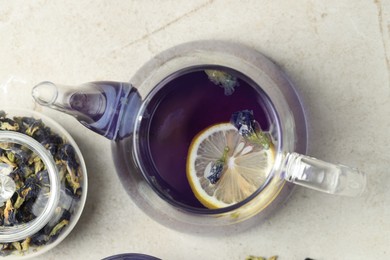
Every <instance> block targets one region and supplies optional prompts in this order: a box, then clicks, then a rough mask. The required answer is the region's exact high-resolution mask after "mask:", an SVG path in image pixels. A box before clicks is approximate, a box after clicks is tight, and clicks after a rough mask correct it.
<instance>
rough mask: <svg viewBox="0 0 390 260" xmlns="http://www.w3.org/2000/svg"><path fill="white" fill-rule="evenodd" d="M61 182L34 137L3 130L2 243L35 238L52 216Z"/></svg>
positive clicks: (0, 178) (0, 134) (0, 177)
mask: <svg viewBox="0 0 390 260" xmlns="http://www.w3.org/2000/svg"><path fill="white" fill-rule="evenodd" d="M59 197H60V180H59V177H58V171H57V167H56V164H55V162H54V159H53V157H52V156H51V154H50V152H49V151H48V150H46V149H45V147H44V146H43V145H41V144H40V143H39V142H38V141H36V140H34V139H33V138H32V137H30V136H28V135H26V134H23V133H19V132H13V131H0V205H1V206H2V208H3V212H0V243H7V242H14V241H18V240H22V239H25V238H27V237H30V236H32V235H33V234H35V233H37V232H38V231H39V230H41V229H42V228H43V227H44V226H45V225H46V224H47V223H48V222H49V221H50V219H51V218H52V217H53V214H54V212H55V209H56V205H57V204H58V201H59Z"/></svg>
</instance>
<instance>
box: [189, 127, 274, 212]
mask: <svg viewBox="0 0 390 260" xmlns="http://www.w3.org/2000/svg"><path fill="white" fill-rule="evenodd" d="M226 148H228V149H226ZM226 151H227V153H226ZM224 154H225V155H226V156H225V159H224V167H223V172H222V174H221V176H220V179H219V180H218V181H217V182H216V183H214V184H213V183H212V182H211V181H210V180H209V179H208V178H207V177H209V175H210V169H211V168H212V166H213V164H214V163H215V162H216V161H218V160H220V159H221V156H223V155H224ZM273 164H274V149H273V146H272V145H271V146H270V148H269V149H264V148H263V147H262V146H261V145H256V144H253V143H248V142H247V141H246V140H245V139H244V138H243V137H242V136H241V135H240V134H239V132H238V131H237V129H236V128H235V127H234V126H233V125H232V124H230V123H221V124H216V125H213V126H211V127H209V128H206V129H205V130H203V131H202V132H200V133H199V134H198V135H197V136H195V137H194V139H193V140H192V143H191V145H190V148H189V152H188V157H187V169H186V170H187V179H188V181H189V183H190V186H191V189H192V191H193V193H194V194H195V196H196V198H197V199H198V200H199V201H200V202H201V203H202V204H203V205H204V206H205V207H207V208H211V209H216V208H224V207H227V206H230V205H233V204H235V203H238V202H240V201H242V200H244V199H246V198H247V197H248V196H250V195H251V194H252V193H253V192H255V191H256V190H257V189H258V188H259V187H260V186H261V185H262V184H264V182H265V180H266V179H267V176H268V175H269V173H270V172H271V170H272V166H273Z"/></svg>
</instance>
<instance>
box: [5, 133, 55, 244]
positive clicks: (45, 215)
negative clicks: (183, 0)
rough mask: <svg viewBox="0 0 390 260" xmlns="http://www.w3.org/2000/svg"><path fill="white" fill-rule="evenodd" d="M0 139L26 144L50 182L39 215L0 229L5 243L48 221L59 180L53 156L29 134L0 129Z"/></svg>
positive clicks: (32, 230)
mask: <svg viewBox="0 0 390 260" xmlns="http://www.w3.org/2000/svg"><path fill="white" fill-rule="evenodd" d="M0 141H2V142H8V143H16V144H20V145H23V146H26V147H27V148H29V149H30V150H31V151H32V152H34V153H35V154H37V155H38V156H39V157H40V158H41V160H42V162H43V163H44V165H45V166H46V169H47V172H48V176H49V182H50V195H49V197H48V201H47V203H46V205H45V208H44V210H43V212H42V213H41V214H40V215H39V216H37V217H36V218H35V219H34V220H32V221H31V222H29V223H28V224H24V225H20V226H10V227H2V228H1V229H0V242H2V243H6V242H14V241H19V240H22V239H25V238H26V237H28V236H31V235H33V234H35V233H37V232H38V231H39V230H41V229H42V228H43V227H44V226H45V225H46V224H47V223H48V222H49V221H50V219H51V218H52V216H53V214H54V212H55V209H56V205H57V204H58V201H59V197H60V181H59V178H58V172H57V167H56V166H55V162H54V159H53V157H52V156H51V154H50V153H49V152H48V151H47V150H46V149H45V148H44V147H43V146H42V145H41V144H40V143H39V142H38V141H36V140H35V139H33V138H32V137H30V136H27V135H25V134H22V133H18V132H13V131H0Z"/></svg>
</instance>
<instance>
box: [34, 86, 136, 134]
mask: <svg viewBox="0 0 390 260" xmlns="http://www.w3.org/2000/svg"><path fill="white" fill-rule="evenodd" d="M32 96H33V98H34V100H35V101H36V102H37V103H38V104H40V105H42V106H45V107H49V108H52V109H55V110H58V111H61V112H64V113H67V114H69V115H72V116H74V117H75V118H76V119H77V120H78V121H79V122H80V123H81V124H83V125H84V126H86V127H87V128H89V129H90V130H92V131H94V132H96V133H98V134H100V135H103V136H104V137H106V138H108V139H111V140H119V139H122V138H124V137H126V136H129V135H131V134H132V132H133V127H134V123H135V118H136V115H137V112H138V110H139V108H140V106H141V96H140V95H139V93H138V91H137V90H136V88H134V87H133V86H132V85H131V84H130V83H123V82H110V81H101V82H90V83H85V84H82V85H80V86H74V87H73V86H66V85H61V84H55V83H53V82H49V81H44V82H41V83H39V84H37V85H36V86H34V88H33V90H32Z"/></svg>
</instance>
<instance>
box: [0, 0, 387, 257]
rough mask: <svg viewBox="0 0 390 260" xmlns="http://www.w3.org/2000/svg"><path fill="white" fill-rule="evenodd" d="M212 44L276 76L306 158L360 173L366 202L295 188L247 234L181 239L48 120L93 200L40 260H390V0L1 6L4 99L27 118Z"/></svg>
mask: <svg viewBox="0 0 390 260" xmlns="http://www.w3.org/2000/svg"><path fill="white" fill-rule="evenodd" d="M202 39H218V40H226V41H232V42H238V43H243V44H246V45H248V46H251V47H253V48H255V49H257V50H259V51H261V52H263V53H264V54H265V55H267V56H268V57H270V58H271V59H272V60H274V61H275V62H276V63H278V64H279V65H280V66H281V67H282V68H283V69H284V71H285V72H286V73H287V74H288V75H289V76H290V78H291V80H292V81H293V82H294V84H295V85H296V87H297V90H298V92H299V93H300V94H301V97H302V100H303V102H304V104H305V108H306V112H307V115H308V119H309V124H310V135H309V152H308V153H309V154H310V155H312V156H315V157H318V158H321V159H324V160H327V161H331V162H342V163H344V164H347V165H352V166H355V167H358V168H360V169H361V170H363V171H364V172H366V173H367V175H368V190H367V192H366V193H365V194H364V196H362V197H360V198H343V197H337V196H330V195H326V194H321V193H317V192H315V191H311V190H307V189H304V188H297V189H296V191H295V192H294V194H293V195H292V197H291V198H290V200H289V201H288V202H287V203H286V204H285V205H284V206H283V207H282V208H281V209H280V210H279V211H278V212H277V213H276V214H275V215H273V216H272V217H271V218H270V219H268V220H267V221H265V222H264V223H259V224H258V225H255V226H253V227H252V228H251V229H250V230H245V231H238V230H237V232H234V228H233V229H229V230H226V232H225V233H223V232H222V234H221V233H219V234H218V235H214V236H213V235H207V236H206V235H203V234H202V233H199V232H197V231H196V230H190V232H184V233H183V232H179V231H176V230H173V229H169V228H167V227H165V226H162V225H161V224H159V223H157V222H155V221H154V220H152V219H151V218H149V217H148V216H147V215H146V214H145V213H144V212H142V211H141V210H140V209H139V208H138V207H137V206H136V205H135V204H134V203H133V202H132V200H131V199H130V198H129V197H128V195H127V194H126V192H125V191H124V189H123V188H122V186H121V183H120V181H119V179H118V177H117V175H116V173H115V170H114V166H113V163H112V161H111V152H110V143H109V141H108V140H105V139H104V138H102V137H100V136H98V135H96V134H94V133H92V132H89V131H88V130H87V129H85V128H84V127H82V126H81V125H79V124H78V123H77V122H76V121H75V120H73V119H71V118H70V117H68V116H66V115H60V114H59V113H55V112H50V111H47V110H44V111H43V112H44V113H45V114H47V115H49V116H52V117H53V118H55V119H56V120H57V121H58V122H59V123H61V124H62V125H63V126H64V127H65V128H66V129H67V130H68V131H69V132H70V134H71V135H73V136H74V138H75V140H76V142H77V143H78V144H79V146H80V149H81V150H82V152H83V154H84V156H85V160H86V163H87V167H88V177H89V191H88V199H87V203H86V206H85V210H84V213H83V215H82V217H81V219H80V221H79V222H78V224H77V226H76V227H75V229H74V230H73V231H72V232H71V234H70V235H69V236H68V237H67V238H66V239H65V240H64V241H63V242H62V243H61V244H59V245H58V246H57V247H55V248H54V249H53V250H51V251H49V252H47V253H46V254H44V255H42V256H40V257H38V259H85V260H87V259H101V258H103V257H106V256H109V255H114V254H119V253H125V252H139V253H145V254H150V255H154V256H156V257H159V258H162V259H172V260H175V259H188V260H195V259H234V260H242V259H245V257H246V256H248V255H262V256H271V255H279V259H280V260H290V259H297V260H299V259H302V260H303V259H304V258H305V257H311V258H314V259H318V260H332V259H335V260H336V259H354V260H358V259H376V260H377V259H390V247H389V245H390V173H389V169H390V150H389V147H390V133H389V129H390V82H389V79H390V70H389V68H390V1H389V0H327V1H320V0H294V1H288V0H274V1H266V0H257V1H255V0H253V1H230V0H229V1H226V0H192V1H173V0H172V1H157V0H154V1H152V0H146V1H135V0H134V1H119V0H116V1H101V0H98V1H87V0H80V1H45V0H42V1H5V0H0V61H1V63H0V90H1V91H2V94H1V95H2V96H1V97H0V99H1V100H6V101H4V102H8V103H12V102H19V103H18V104H19V105H21V106H28V102H31V101H30V97H29V91H30V89H31V86H33V85H34V84H36V83H38V82H40V81H43V80H51V81H53V82H60V83H64V84H68V85H73V84H80V83H83V82H88V81H96V80H113V81H128V80H129V79H130V78H131V76H132V75H133V74H134V73H135V72H136V71H137V69H138V68H139V67H141V66H142V65H143V64H144V63H145V62H147V61H148V60H149V59H150V58H152V57H153V56H154V55H156V54H158V53H159V52H161V51H163V50H165V49H167V48H170V47H173V46H175V45H177V44H180V43H183V42H187V41H192V40H202ZM7 83H9V84H7ZM11 83H12V84H11ZM9 85H15V86H16V87H14V88H8V89H7V88H6V87H7V86H9ZM24 100H26V101H24ZM2 104H4V103H2ZM0 108H1V106H0Z"/></svg>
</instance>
